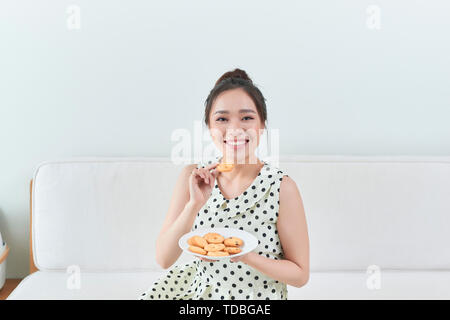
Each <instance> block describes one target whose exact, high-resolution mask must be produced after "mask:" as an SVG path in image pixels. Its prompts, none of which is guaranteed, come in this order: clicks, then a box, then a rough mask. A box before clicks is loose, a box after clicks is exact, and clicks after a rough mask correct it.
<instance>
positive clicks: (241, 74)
mask: <svg viewBox="0 0 450 320" xmlns="http://www.w3.org/2000/svg"><path fill="white" fill-rule="evenodd" d="M236 88H242V89H243V90H245V92H247V94H248V95H249V96H250V98H251V99H252V100H253V102H254V104H255V106H256V110H257V111H258V114H259V117H260V118H261V121H262V122H263V123H264V122H266V121H267V110H266V102H265V100H266V99H265V98H264V96H263V94H262V93H261V91H259V89H258V88H257V87H256V86H255V85H254V84H253V82H252V80H251V79H250V77H249V76H248V75H247V73H246V72H245V71H244V70H241V69H237V68H236V69H234V70H233V71H228V72H226V73H224V74H223V75H222V76H221V77H220V78H219V80H217V81H216V84H215V86H214V88H212V90H211V91H210V92H209V95H208V98H206V101H205V119H204V120H205V124H206V125H207V126H208V125H209V115H210V113H211V109H212V105H213V103H214V101H215V100H216V98H217V96H218V95H219V94H220V93H222V92H224V91H226V90H231V89H236Z"/></svg>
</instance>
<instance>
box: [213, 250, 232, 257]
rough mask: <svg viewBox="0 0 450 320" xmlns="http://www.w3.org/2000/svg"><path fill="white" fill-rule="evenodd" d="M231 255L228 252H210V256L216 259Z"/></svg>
mask: <svg viewBox="0 0 450 320" xmlns="http://www.w3.org/2000/svg"><path fill="white" fill-rule="evenodd" d="M229 255H230V254H229V253H228V252H226V251H208V256H214V257H224V256H229Z"/></svg>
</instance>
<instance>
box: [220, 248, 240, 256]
mask: <svg viewBox="0 0 450 320" xmlns="http://www.w3.org/2000/svg"><path fill="white" fill-rule="evenodd" d="M223 251H225V252H228V253H229V254H236V253H239V252H241V251H242V249H241V248H238V247H225V249H223Z"/></svg>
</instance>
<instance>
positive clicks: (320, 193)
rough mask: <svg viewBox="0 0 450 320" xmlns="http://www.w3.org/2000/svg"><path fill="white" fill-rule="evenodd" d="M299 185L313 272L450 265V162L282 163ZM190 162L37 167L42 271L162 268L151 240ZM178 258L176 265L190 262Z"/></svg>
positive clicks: (348, 159) (297, 159) (36, 245)
mask: <svg viewBox="0 0 450 320" xmlns="http://www.w3.org/2000/svg"><path fill="white" fill-rule="evenodd" d="M274 165H277V166H279V168H280V169H281V170H283V171H284V172H285V173H286V174H288V175H289V176H291V177H292V178H293V179H294V180H295V182H296V183H297V186H298V189H299V191H300V193H301V195H302V199H303V203H304V207H305V212H306V218H307V222H308V231H309V238H310V249H311V251H310V257H311V261H310V265H311V271H320V270H365V269H366V268H367V267H368V266H370V265H377V266H379V267H380V268H390V269H438V268H447V269H448V268H450V250H448V243H450V233H449V232H448V229H449V226H450V200H449V199H450V197H449V193H450V159H449V158H448V157H447V158H445V157H352V156H345V157H336V156H290V157H283V158H281V159H280V162H279V163H274ZM183 166H184V165H183V164H181V165H175V164H173V163H172V162H171V161H170V159H169V158H79V159H69V160H62V161H47V162H44V163H41V164H40V165H39V166H38V167H37V168H36V170H35V174H34V183H33V189H32V192H33V193H32V198H33V202H32V204H33V208H32V209H33V210H32V213H33V216H32V218H33V219H32V240H33V253H34V263H35V265H36V266H37V268H38V269H40V270H66V269H67V267H69V266H71V265H75V266H77V267H79V268H80V270H81V271H83V270H84V271H124V272H132V271H148V270H158V269H159V270H160V268H159V266H158V265H157V264H156V262H155V242H156V238H157V236H158V233H159V230H160V228H161V225H162V223H163V220H164V217H165V215H166V212H167V209H168V206H169V202H170V198H171V196H172V191H173V188H174V185H175V181H176V179H177V178H178V175H179V173H180V172H181V169H182V167H183ZM192 259H193V258H192V256H190V255H186V254H184V253H183V254H182V255H181V257H180V259H179V261H177V263H184V262H187V261H189V260H192Z"/></svg>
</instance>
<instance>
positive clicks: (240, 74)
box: [216, 68, 253, 85]
mask: <svg viewBox="0 0 450 320" xmlns="http://www.w3.org/2000/svg"><path fill="white" fill-rule="evenodd" d="M228 78H241V79H244V80H247V81H249V82H250V83H252V84H253V82H252V80H251V79H250V77H249V76H248V75H247V72H245V71H244V70H241V69H238V68H236V69H234V70H233V71H228V72H225V73H224V74H223V75H222V76H221V77H220V78H219V80H217V81H216V85H217V84H218V83H219V82H221V81H223V80H225V79H228Z"/></svg>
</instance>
